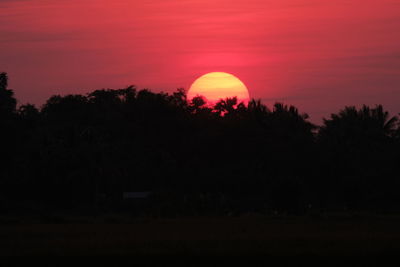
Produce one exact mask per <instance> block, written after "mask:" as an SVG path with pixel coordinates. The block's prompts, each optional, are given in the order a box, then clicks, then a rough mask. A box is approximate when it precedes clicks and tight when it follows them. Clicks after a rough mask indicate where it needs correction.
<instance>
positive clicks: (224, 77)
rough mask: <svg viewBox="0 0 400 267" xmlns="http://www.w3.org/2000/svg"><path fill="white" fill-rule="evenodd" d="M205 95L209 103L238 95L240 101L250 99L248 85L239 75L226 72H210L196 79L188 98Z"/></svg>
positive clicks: (245, 101)
mask: <svg viewBox="0 0 400 267" xmlns="http://www.w3.org/2000/svg"><path fill="white" fill-rule="evenodd" d="M196 96H203V97H204V98H205V99H206V100H207V101H208V102H209V103H215V102H217V101H218V100H220V99H225V98H227V97H235V96H236V97H237V98H238V102H244V103H247V102H248V101H249V91H248V89H247V87H246V86H245V85H244V84H243V82H242V81H240V80H239V79H238V78H237V77H235V76H234V75H232V74H229V73H226V72H210V73H207V74H205V75H203V76H201V77H200V78H198V79H197V80H195V81H194V83H193V84H192V86H191V87H190V89H189V92H188V99H189V100H191V99H193V97H196Z"/></svg>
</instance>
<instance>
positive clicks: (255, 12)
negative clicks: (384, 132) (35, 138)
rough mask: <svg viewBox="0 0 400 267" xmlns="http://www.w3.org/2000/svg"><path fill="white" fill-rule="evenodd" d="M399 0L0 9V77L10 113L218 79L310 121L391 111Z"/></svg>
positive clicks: (0, 4) (113, 1) (5, 5)
mask: <svg viewBox="0 0 400 267" xmlns="http://www.w3.org/2000/svg"><path fill="white" fill-rule="evenodd" d="M399 30H400V0H379V1H378V0H335V1H326V0H237V1H234V0H136V1H135V0H68V1H66V0H0V71H6V72H8V73H9V76H10V87H11V88H12V89H14V90H15V92H16V96H17V98H18V99H19V101H20V103H21V104H23V103H26V102H32V103H35V104H37V105H41V104H43V103H44V101H45V100H46V99H47V98H48V97H50V96H51V95H53V94H66V93H85V92H89V91H90V90H94V89H100V88H108V87H109V88H118V87H123V86H126V85H130V84H135V85H137V86H138V87H139V88H144V87H147V88H150V89H153V90H154V91H160V90H164V91H167V92H171V91H173V90H175V89H176V88H178V87H185V88H188V87H189V86H190V84H191V83H192V82H193V81H194V80H195V79H196V78H197V77H199V76H201V75H202V74H205V73H207V72H212V71H223V72H229V73H232V74H234V75H236V76H237V77H239V78H240V79H241V80H242V81H243V82H244V83H245V84H246V85H247V87H248V88H249V90H250V95H251V97H254V98H261V99H262V100H263V101H264V102H265V103H267V104H271V103H272V102H275V101H284V102H285V103H288V104H294V105H296V106H297V107H299V108H300V110H301V111H302V112H307V113H309V114H310V115H311V116H312V120H313V121H320V119H321V118H322V117H323V116H325V117H326V116H328V115H329V114H330V113H331V112H337V111H338V110H339V109H340V108H342V107H343V106H345V105H353V104H354V105H360V104H363V103H366V104H370V105H373V104H378V103H381V104H384V106H385V107H386V108H387V109H389V110H390V111H391V112H392V113H393V114H394V113H398V112H400V33H399Z"/></svg>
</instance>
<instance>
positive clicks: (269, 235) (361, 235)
mask: <svg viewBox="0 0 400 267" xmlns="http://www.w3.org/2000/svg"><path fill="white" fill-rule="evenodd" d="M107 221H108V222H107ZM110 221H112V220H111V219H106V220H103V221H101V220H98V221H93V222H90V223H89V222H74V223H72V222H69V223H53V224H43V223H18V224H15V223H9V224H4V223H3V224H2V225H0V257H1V259H2V261H1V262H2V263H3V264H6V265H5V266H11V265H18V264H19V263H21V262H19V260H21V259H22V260H45V261H46V262H48V263H49V264H50V262H53V263H52V264H51V265H53V264H54V261H55V260H56V261H57V266H59V265H63V266H64V264H65V266H67V265H68V266H70V265H71V262H70V261H71V260H74V262H75V264H78V265H79V264H82V265H83V264H84V265H87V264H85V262H86V261H87V260H90V261H91V262H92V263H93V261H94V262H96V265H108V266H109V265H110V264H111V263H110V262H111V261H112V264H111V265H113V266H117V265H118V264H117V263H120V264H121V265H119V266H134V265H137V266H143V265H157V266H165V265H169V264H171V265H174V266H231V265H234V264H240V265H242V266H246V265H251V266H257V265H260V266H267V265H269V264H273V266H277V265H279V266H282V265H288V266H293V265H297V264H307V265H308V266H355V265H358V266H383V265H385V266H392V264H393V266H398V264H396V262H395V260H397V261H399V260H398V259H397V257H396V256H397V255H400V227H399V226H400V218H397V217H343V218H329V219H327V218H325V219H318V220H316V219H311V218H302V217H297V218H295V217H293V218H271V217H237V218H183V219H136V220H133V219H132V220H130V221H129V222H126V221H123V222H119V223H118V222H117V220H116V219H114V222H110ZM78 260H79V261H78ZM123 261H125V262H127V263H123ZM6 262H7V263H6ZM53 266H54V265H53Z"/></svg>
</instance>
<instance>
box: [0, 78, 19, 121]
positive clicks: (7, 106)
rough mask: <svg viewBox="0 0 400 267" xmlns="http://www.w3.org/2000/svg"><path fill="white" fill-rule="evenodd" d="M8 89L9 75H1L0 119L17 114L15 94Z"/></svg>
mask: <svg viewBox="0 0 400 267" xmlns="http://www.w3.org/2000/svg"><path fill="white" fill-rule="evenodd" d="M7 87H8V76H7V73H5V72H2V73H0V118H2V119H4V118H6V117H9V116H10V115H11V114H13V113H14V112H15V108H16V105H17V101H16V99H15V98H14V92H13V91H12V90H10V89H7Z"/></svg>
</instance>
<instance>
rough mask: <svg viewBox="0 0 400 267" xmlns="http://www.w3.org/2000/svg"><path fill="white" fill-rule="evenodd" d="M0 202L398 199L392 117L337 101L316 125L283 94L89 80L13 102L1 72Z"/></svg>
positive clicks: (75, 205) (258, 207)
mask: <svg viewBox="0 0 400 267" xmlns="http://www.w3.org/2000/svg"><path fill="white" fill-rule="evenodd" d="M0 123H1V126H0V128H1V140H0V142H1V143H0V145H1V156H2V166H1V169H0V175H1V178H0V188H1V189H0V190H1V191H0V193H1V195H0V200H1V207H0V208H1V209H2V211H3V212H7V211H10V210H28V209H38V210H43V209H57V210H62V209H83V208H86V209H96V210H100V211H102V210H104V211H109V210H119V209H121V208H122V207H124V203H123V200H122V193H123V192H140V191H151V192H152V195H151V204H148V205H145V207H144V206H143V207H142V206H141V207H140V208H138V206H135V209H142V208H143V209H146V212H148V213H152V214H154V213H157V214H166V215H176V214H182V215H190V214H229V213H240V212H276V211H278V212H292V213H304V212H308V211H310V210H322V209H326V210H344V209H352V210H376V211H396V210H397V207H398V205H399V204H400V198H399V194H398V192H397V191H398V190H399V188H400V181H399V179H398V175H397V169H398V167H397V166H398V161H399V158H400V157H399V156H400V155H399V144H400V143H399V125H398V121H397V117H392V118H391V117H389V115H388V113H387V112H386V111H384V110H383V108H382V106H376V107H373V108H371V107H367V106H364V107H362V108H361V109H357V108H355V107H346V108H345V109H343V110H341V111H340V112H339V113H338V114H332V115H331V117H330V118H329V119H325V120H324V122H323V125H322V126H321V127H317V126H315V125H313V124H312V123H311V122H310V121H309V120H308V117H307V115H305V114H301V113H299V111H298V110H297V109H296V108H295V107H293V106H286V105H283V104H281V103H277V104H275V105H274V106H273V107H272V109H269V108H268V107H266V106H265V105H263V104H262V103H261V102H260V101H256V100H252V101H250V103H249V104H248V106H245V105H243V104H241V103H237V101H236V99H235V98H233V99H225V100H221V101H220V102H218V103H217V104H216V105H215V106H214V107H212V108H210V107H208V106H207V105H206V104H205V102H204V100H203V99H202V98H201V97H198V98H195V99H193V100H192V101H190V102H188V101H187V99H186V94H185V91H184V90H182V89H179V90H177V91H176V92H175V93H173V94H166V93H153V92H150V91H148V90H136V88H135V87H133V86H131V87H128V88H124V89H119V90H111V89H104V90H96V91H94V92H92V93H89V94H87V95H66V96H59V95H56V96H52V97H51V98H50V99H48V100H47V102H46V103H45V104H44V105H43V106H42V107H41V108H40V109H38V108H36V107H35V106H33V105H29V104H28V105H23V106H20V107H19V108H18V109H17V108H16V101H15V98H14V97H13V92H12V91H11V90H9V89H8V88H7V75H6V74H5V73H2V74H0Z"/></svg>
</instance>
